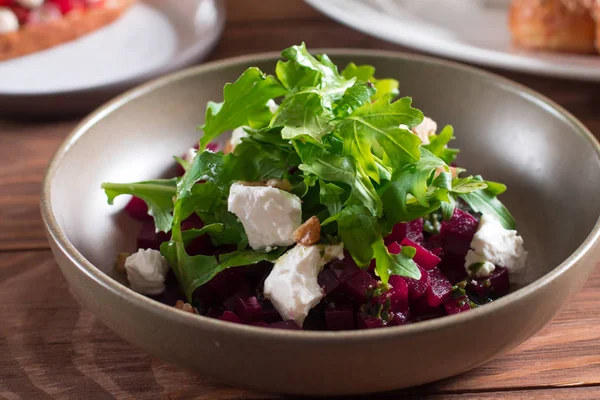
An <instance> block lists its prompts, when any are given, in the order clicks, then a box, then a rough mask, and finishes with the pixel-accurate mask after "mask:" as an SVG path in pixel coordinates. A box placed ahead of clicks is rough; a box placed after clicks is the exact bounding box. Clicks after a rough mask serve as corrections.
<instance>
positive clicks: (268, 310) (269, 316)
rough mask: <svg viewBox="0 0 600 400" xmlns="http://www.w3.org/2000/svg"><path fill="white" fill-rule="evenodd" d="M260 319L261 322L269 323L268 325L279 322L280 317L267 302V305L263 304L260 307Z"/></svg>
mask: <svg viewBox="0 0 600 400" xmlns="http://www.w3.org/2000/svg"><path fill="white" fill-rule="evenodd" d="M262 319H263V321H265V322H269V323H275V322H280V321H281V315H279V312H278V311H277V310H276V309H275V307H273V305H272V304H271V303H270V302H269V303H266V304H263V306H262Z"/></svg>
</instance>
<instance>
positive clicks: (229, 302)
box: [204, 284, 252, 312]
mask: <svg viewBox="0 0 600 400" xmlns="http://www.w3.org/2000/svg"><path fill="white" fill-rule="evenodd" d="M204 286H208V284H206V285H204ZM251 296H252V293H251V291H250V288H249V287H246V286H244V287H242V288H241V289H239V290H238V291H237V292H235V293H234V294H232V295H231V296H229V297H228V298H226V299H225V300H224V301H223V306H224V307H225V308H226V309H228V310H229V311H234V312H235V305H236V304H237V301H238V299H240V298H242V299H245V298H248V297H251Z"/></svg>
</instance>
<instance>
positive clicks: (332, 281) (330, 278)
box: [317, 268, 340, 295]
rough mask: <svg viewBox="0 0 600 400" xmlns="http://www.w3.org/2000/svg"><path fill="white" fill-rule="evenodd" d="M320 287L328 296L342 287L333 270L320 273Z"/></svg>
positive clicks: (328, 269) (329, 269)
mask: <svg viewBox="0 0 600 400" xmlns="http://www.w3.org/2000/svg"><path fill="white" fill-rule="evenodd" d="M317 281H318V282H319V286H321V287H322V288H323V291H324V292H325V294H326V295H328V294H330V293H332V292H333V291H334V290H335V289H337V288H338V287H339V286H340V281H338V279H337V278H336V276H335V273H334V271H333V268H325V269H324V270H323V271H321V272H320V273H319V276H318V278H317Z"/></svg>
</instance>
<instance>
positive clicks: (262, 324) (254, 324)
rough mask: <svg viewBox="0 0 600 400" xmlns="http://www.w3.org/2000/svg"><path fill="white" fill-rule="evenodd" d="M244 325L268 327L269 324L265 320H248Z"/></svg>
mask: <svg viewBox="0 0 600 400" xmlns="http://www.w3.org/2000/svg"><path fill="white" fill-rule="evenodd" d="M246 325H252V326H260V327H261V328H268V327H269V324H267V323H266V322H265V321H252V322H248V323H247V324H246Z"/></svg>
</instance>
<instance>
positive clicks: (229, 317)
mask: <svg viewBox="0 0 600 400" xmlns="http://www.w3.org/2000/svg"><path fill="white" fill-rule="evenodd" d="M219 319H220V320H221V321H228V322H234V323H236V324H239V323H240V322H241V321H240V319H239V318H238V316H237V315H235V314H234V313H232V312H231V311H224V312H223V315H221V316H220V317H219Z"/></svg>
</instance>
